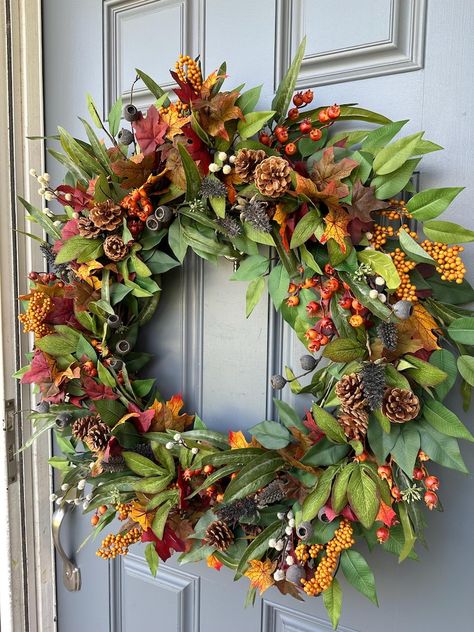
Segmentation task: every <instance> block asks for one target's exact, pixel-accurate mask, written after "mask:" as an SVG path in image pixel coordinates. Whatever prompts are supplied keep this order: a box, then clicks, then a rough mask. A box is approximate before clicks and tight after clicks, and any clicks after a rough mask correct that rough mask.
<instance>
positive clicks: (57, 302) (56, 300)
mask: <svg viewBox="0 0 474 632" xmlns="http://www.w3.org/2000/svg"><path fill="white" fill-rule="evenodd" d="M51 300H52V302H53V307H52V309H51V310H50V311H49V312H48V316H47V318H46V320H45V322H46V323H48V324H49V325H64V324H68V323H69V322H70V320H71V319H72V318H73V317H74V299H72V298H63V297H61V296H53V297H52V299H51Z"/></svg>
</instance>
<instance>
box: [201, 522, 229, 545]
mask: <svg viewBox="0 0 474 632" xmlns="http://www.w3.org/2000/svg"><path fill="white" fill-rule="evenodd" d="M233 541H234V534H233V532H232V531H231V529H230V528H229V525H228V524H227V523H226V522H224V521H223V520H215V521H214V522H211V524H210V525H209V526H208V527H207V530H206V535H205V536H204V542H205V543H206V544H208V545H209V546H215V547H216V549H217V550H218V551H226V550H227V549H228V548H229V546H230V545H231V544H232V542H233Z"/></svg>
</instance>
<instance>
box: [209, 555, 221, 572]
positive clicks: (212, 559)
mask: <svg viewBox="0 0 474 632" xmlns="http://www.w3.org/2000/svg"><path fill="white" fill-rule="evenodd" d="M207 565H208V566H209V568H214V569H215V570H216V571H220V570H221V568H222V566H223V564H222V562H219V560H218V559H217V557H216V556H215V555H208V556H207Z"/></svg>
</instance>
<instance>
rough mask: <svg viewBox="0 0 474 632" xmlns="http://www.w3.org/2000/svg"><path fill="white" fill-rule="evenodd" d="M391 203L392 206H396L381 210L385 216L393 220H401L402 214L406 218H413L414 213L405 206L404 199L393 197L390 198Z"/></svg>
mask: <svg viewBox="0 0 474 632" xmlns="http://www.w3.org/2000/svg"><path fill="white" fill-rule="evenodd" d="M389 203H390V204H391V205H392V207H395V208H390V209H386V210H384V211H379V213H380V215H383V216H384V217H386V218H387V219H389V220H392V221H396V220H399V219H400V217H401V216H402V215H403V217H405V218H406V219H411V217H412V215H411V213H409V212H408V209H407V207H406V206H405V202H404V201H403V200H395V199H391V200H389Z"/></svg>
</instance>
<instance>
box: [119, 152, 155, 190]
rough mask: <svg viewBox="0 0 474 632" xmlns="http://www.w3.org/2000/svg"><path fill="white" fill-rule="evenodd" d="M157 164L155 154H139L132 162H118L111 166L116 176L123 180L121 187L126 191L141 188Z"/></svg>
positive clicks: (133, 157) (131, 159) (132, 158)
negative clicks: (155, 163)
mask: <svg viewBox="0 0 474 632" xmlns="http://www.w3.org/2000/svg"><path fill="white" fill-rule="evenodd" d="M154 162H155V156H154V154H148V155H147V156H145V155H144V154H137V155H136V156H132V157H131V158H130V160H117V162H113V163H112V164H111V165H110V166H111V167H112V171H113V172H114V173H115V175H117V176H119V177H121V178H123V180H122V182H121V186H122V188H124V189H134V188H137V187H140V186H141V185H142V184H143V183H144V182H146V179H147V178H148V176H149V175H150V173H151V172H152V169H153V164H154Z"/></svg>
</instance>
